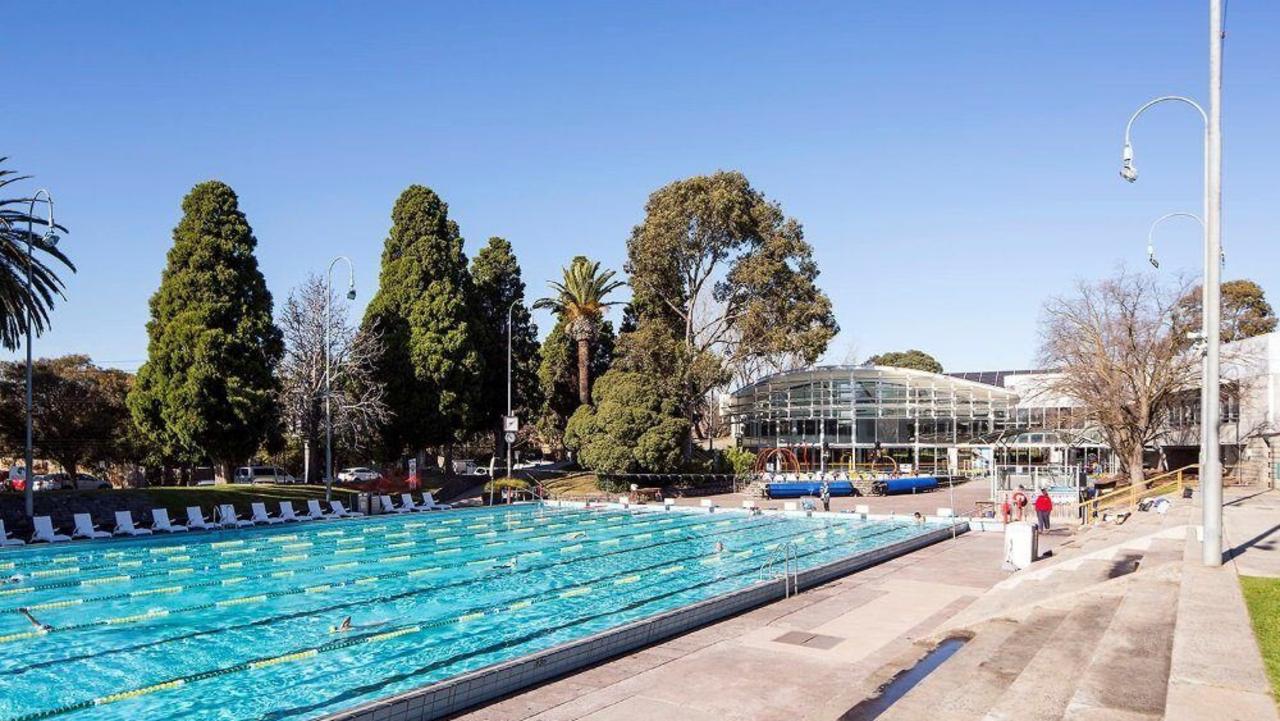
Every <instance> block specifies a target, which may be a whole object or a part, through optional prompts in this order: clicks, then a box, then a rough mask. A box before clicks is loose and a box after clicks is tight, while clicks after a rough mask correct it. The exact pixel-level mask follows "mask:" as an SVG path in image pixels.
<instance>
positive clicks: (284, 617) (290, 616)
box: [6, 519, 893, 675]
mask: <svg viewBox="0 0 1280 721" xmlns="http://www.w3.org/2000/svg"><path fill="white" fill-rule="evenodd" d="M780 524H781V519H775V520H773V522H771V523H770V524H769V525H771V526H773V525H780ZM746 530H751V529H750V528H740V529H735V530H734V531H731V532H730V533H738V532H741V531H746ZM811 530H812V529H808V528H805V529H801V530H799V531H797V532H795V533H791V534H781V535H775V536H771V537H769V538H768V539H764V540H774V539H783V540H785V539H786V538H791V537H795V536H797V535H803V534H805V533H808V532H810V531H811ZM891 530H893V529H886V530H884V531H881V532H880V533H874V534H868V535H867V536H866V537H873V536H875V535H880V534H881V533H886V532H889V531H891ZM719 535H720V536H724V535H729V534H719ZM705 538H710V536H698V537H696V538H695V539H690V538H681V539H677V540H673V541H667V542H664V543H661V544H653V545H650V546H644V547H641V548H629V549H619V550H616V551H611V552H609V553H605V554H600V555H598V556H593V557H591V558H590V560H599V559H600V558H604V557H608V556H614V555H620V554H626V553H638V552H642V551H645V550H648V549H652V548H657V547H661V546H665V545H670V544H673V543H680V542H682V541H688V540H703V539H705ZM853 540H854V541H856V540H858V539H853ZM702 555H703V554H695V555H693V556H688V557H686V558H685V559H684V560H691V559H694V558H699V557H701V556H702ZM575 560H576V561H585V560H587V559H568V560H561V561H555V562H552V563H547V564H543V565H541V566H532V567H528V568H523V569H518V570H517V571H513V572H512V573H531V572H534V571H539V570H545V569H548V568H554V567H556V566H561V565H565V564H567V563H571V562H574V561H575ZM680 560H681V559H663V560H662V561H661V562H659V563H657V564H651V567H653V568H655V569H658V572H659V573H660V574H661V573H665V572H668V571H674V570H681V569H683V566H679V565H675V566H671V565H669V564H672V563H676V564H678V563H679V562H680ZM643 568H650V567H643ZM635 570H636V569H635V567H633V568H630V569H624V570H622V571H618V572H615V573H612V574H605V575H603V576H600V577H598V579H596V580H593V581H592V583H597V582H602V581H603V580H608V579H609V578H612V577H613V576H618V575H621V574H624V573H634V572H635ZM496 578H498V577H497V576H496V575H485V576H480V577H473V578H470V579H460V580H458V581H455V582H452V583H450V584H446V585H444V586H439V587H436V588H432V589H430V590H431V592H433V593H434V592H437V591H444V590H449V589H451V588H456V587H461V586H468V585H472V584H475V583H480V582H484V581H489V580H495V579H496ZM421 592H422V589H421V588H418V589H410V590H406V591H403V592H399V593H396V594H392V595H389V596H382V597H376V598H373V599H360V600H354V601H348V602H344V603H341V604H335V605H332V606H328V607H324V608H320V609H312V610H306V611H295V612H291V613H287V614H279V615H277V616H273V617H269V618H265V619H258V620H255V621H251V622H248V623H244V624H239V625H236V626H227V627H222V628H214V629H205V630H203V631H196V632H192V633H187V634H183V635H181V636H172V637H169V638H164V639H156V640H154V641H149V642H146V643H141V644H134V645H133V646H125V647H118V648H114V649H104V650H102V651H97V652H94V653H91V654H82V655H81V656H77V657H73V658H60V659H51V660H49V661H41V662H37V663H33V664H28V665H27V666H23V667H18V668H13V669H8V670H7V671H6V673H8V674H11V675H12V674H19V673H26V672H28V671H33V670H37V669H40V668H46V667H49V666H57V665H62V664H66V663H71V662H75V661H81V660H87V659H90V658H99V657H102V656H109V655H113V654H116V653H128V652H132V651H137V650H142V649H145V648H152V647H156V646H160V645H164V644H166V643H174V642H180V641H184V640H191V639H195V638H200V637H204V636H210V635H214V634H217V633H222V632H226V631H236V630H242V629H245V628H252V627H255V626H264V625H270V624H273V623H277V622H281V621H290V620H294V619H297V618H305V617H307V616H316V615H320V614H324V613H333V612H335V611H338V610H345V609H349V608H353V607H357V606H362V605H368V604H369V603H371V602H379V603H386V602H390V601H396V600H400V599H402V598H405V597H408V596H412V595H418V594H420V593H421ZM517 598H518V597H517ZM505 602H506V601H504V603H505Z"/></svg>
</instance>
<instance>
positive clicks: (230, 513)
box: [218, 503, 253, 528]
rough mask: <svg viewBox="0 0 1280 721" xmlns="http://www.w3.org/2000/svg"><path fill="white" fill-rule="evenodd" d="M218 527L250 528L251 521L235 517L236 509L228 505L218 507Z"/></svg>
mask: <svg viewBox="0 0 1280 721" xmlns="http://www.w3.org/2000/svg"><path fill="white" fill-rule="evenodd" d="M218 525H219V526H222V527H223V528H244V527H245V526H252V525H253V521H246V520H244V519H242V518H240V517H239V516H237V515H236V507H235V506H233V505H231V504H230V503H224V504H222V505H220V506H218Z"/></svg>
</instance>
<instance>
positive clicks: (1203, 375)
mask: <svg viewBox="0 0 1280 721" xmlns="http://www.w3.org/2000/svg"><path fill="white" fill-rule="evenodd" d="M1174 218H1190V219H1191V220H1194V221H1196V222H1197V223H1199V224H1200V230H1201V232H1202V235H1203V231H1204V229H1205V225H1204V219H1203V218H1201V217H1200V216H1198V215H1196V214H1195V213H1185V212H1178V213H1165V214H1164V215H1162V216H1160V217H1159V218H1156V219H1155V220H1154V221H1152V222H1151V227H1150V228H1148V229H1147V260H1148V261H1150V263H1151V266H1152V267H1154V268H1159V267H1160V261H1159V260H1158V259H1156V245H1155V232H1156V228H1157V227H1159V225H1160V224H1161V223H1163V222H1165V221H1166V220H1172V219H1174ZM1207 257H1208V256H1207V254H1206V258H1207ZM1208 292H1209V286H1208V285H1207V284H1205V283H1203V282H1202V283H1201V284H1200V308H1201V312H1200V332H1199V333H1195V334H1192V333H1188V334H1187V335H1189V336H1192V335H1194V336H1195V344H1194V345H1193V348H1194V349H1195V351H1196V352H1197V353H1198V354H1199V355H1200V407H1201V408H1204V404H1205V392H1206V391H1207V390H1208V388H1209V378H1208V375H1207V370H1206V364H1205V362H1204V357H1205V354H1204V339H1205V337H1206V335H1205V331H1204V319H1205V317H1206V315H1205V313H1204V310H1203V309H1204V308H1205V307H1206V305H1207V303H1206V302H1205V296H1206V294H1207V293H1208ZM1205 430H1206V427H1205V424H1204V423H1201V424H1200V455H1199V461H1200V462H1201V463H1204V462H1205V459H1206V458H1207V456H1206V455H1205V449H1206V448H1208V446H1207V445H1205ZM1201 470H1203V468H1202V469H1201Z"/></svg>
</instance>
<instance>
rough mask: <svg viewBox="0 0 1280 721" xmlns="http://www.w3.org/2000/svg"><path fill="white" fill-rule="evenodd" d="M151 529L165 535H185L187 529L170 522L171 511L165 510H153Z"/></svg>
mask: <svg viewBox="0 0 1280 721" xmlns="http://www.w3.org/2000/svg"><path fill="white" fill-rule="evenodd" d="M151 528H153V529H154V530H157V531H164V532H165V533H185V532H186V530H187V527H186V526H184V525H182V524H180V523H171V522H170V521H169V511H168V510H166V509H164V508H152V509H151Z"/></svg>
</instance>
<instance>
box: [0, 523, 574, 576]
mask: <svg viewBox="0 0 1280 721" xmlns="http://www.w3.org/2000/svg"><path fill="white" fill-rule="evenodd" d="M450 513H451V514H452V513H459V514H465V515H471V516H473V517H478V518H487V519H492V520H494V521H495V522H498V523H505V521H503V520H501V519H500V514H497V513H491V512H488V509H484V511H480V510H475V511H473V510H471V509H458V510H456V511H450ZM535 513H537V511H536V510H530V511H525V512H521V513H510V512H508V513H507V514H506V515H508V516H512V517H515V516H520V517H522V518H523V517H529V516H532V515H534V514H535ZM552 513H569V514H585V513H586V512H585V511H581V510H578V509H564V510H560V509H555V510H553V511H552ZM433 514H434V512H433V513H429V514H422V513H416V514H400V515H402V516H404V517H405V518H407V519H415V520H410V521H409V522H408V523H399V522H397V523H394V524H391V523H389V522H388V519H387V518H386V517H385V515H383V514H380V515H378V516H372V517H367V518H349V519H337V520H343V521H349V522H350V525H348V526H346V527H345V528H341V529H339V528H331V529H330V530H328V531H322V532H321V534H320V535H327V534H335V533H336V535H344V534H345V533H346V532H347V531H351V532H352V533H353V534H354V535H361V534H368V533H373V532H379V531H386V530H393V531H398V530H399V529H402V528H420V527H423V526H433V525H441V522H439V521H427V520H425V519H426V518H430V517H433ZM301 523H306V522H305V521H303V522H299V523H294V524H284V525H281V524H271V525H257V526H252V527H247V528H244V529H218V530H223V531H255V530H256V531H261V530H275V531H284V530H286V529H289V530H291V531H292V530H295V529H301V528H303V526H301V525H300V524H301ZM361 523H376V524H377V525H370V526H366V527H364V528H357V526H358V525H359V524H361ZM322 525H323V524H322ZM344 525H345V524H344ZM308 527H310V528H315V527H318V526H308ZM284 537H290V538H296V535H294V534H292V533H279V534H266V535H258V536H256V537H250V538H232V539H226V540H222V541H213V542H212V543H208V542H205V541H204V540H195V539H200V538H202V536H201V534H200V533H198V532H196V533H194V534H193V535H190V536H180V535H177V534H165V535H160V534H153V535H151V536H148V537H145V538H143V537H133V538H129V537H125V538H119V539H113V540H120V541H130V540H133V541H139V543H135V544H126V545H124V546H119V547H116V548H114V549H111V550H108V549H110V548H111V546H110V544H104V543H98V544H97V545H93V544H92V543H87V544H76V546H75V549H74V550H75V554H74V555H65V554H63V555H47V554H44V553H40V552H41V551H44V550H45V549H55V550H57V549H62V548H63V547H61V546H56V545H53V544H50V545H48V546H45V547H43V548H41V547H39V546H36V547H33V546H27V547H25V549H23V550H25V551H35V552H36V554H35V555H39V557H38V558H29V559H25V560H23V561H21V562H18V561H8V562H4V563H0V570H22V569H25V568H30V567H38V566H50V565H56V564H61V563H77V562H87V561H91V560H93V559H94V558H95V557H100V558H102V559H103V560H110V559H119V558H125V557H128V556H130V555H131V554H133V555H134V556H137V557H140V558H147V557H151V556H163V555H165V554H167V553H177V552H180V551H178V550H174V549H182V548H185V546H186V544H182V545H181V546H152V545H147V541H155V540H161V539H165V540H174V539H188V538H189V539H193V544H192V545H198V546H200V547H202V548H203V547H212V548H217V549H219V550H221V549H225V548H234V547H237V546H244V545H246V544H257V545H259V546H266V545H267V544H271V543H276V542H280V541H277V539H281V538H284ZM66 550H72V549H66ZM100 552H102V553H101V556H99V555H98V554H99V553H100ZM7 553H15V554H16V553H21V551H7ZM29 555H30V554H29ZM140 558H135V559H134V560H140ZM72 559H74V560H72Z"/></svg>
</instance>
